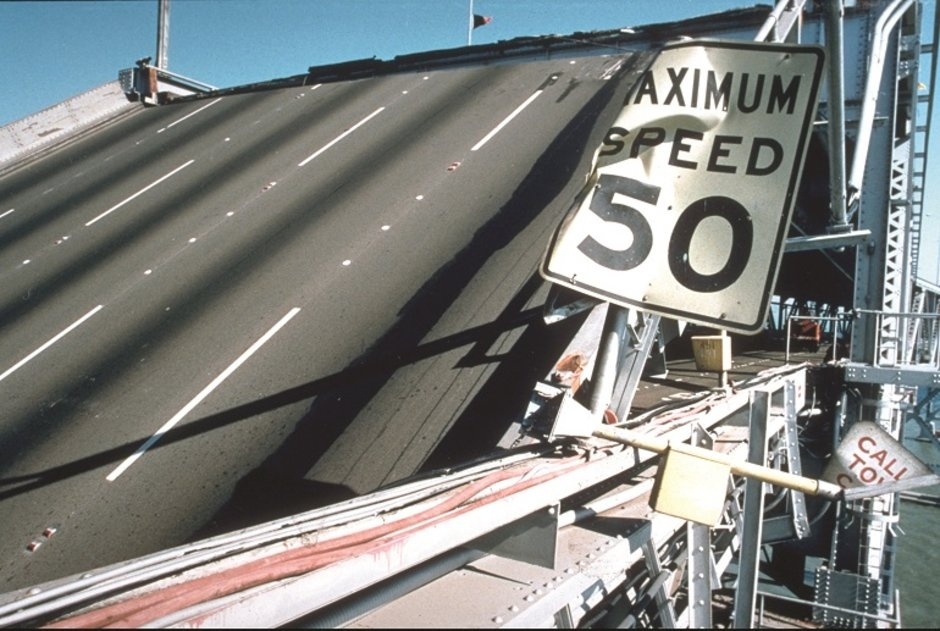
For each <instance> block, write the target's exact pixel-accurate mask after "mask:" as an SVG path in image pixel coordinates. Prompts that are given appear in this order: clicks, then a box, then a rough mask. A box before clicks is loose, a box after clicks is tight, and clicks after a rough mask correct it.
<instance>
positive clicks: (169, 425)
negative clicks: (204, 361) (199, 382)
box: [107, 307, 300, 482]
mask: <svg viewBox="0 0 940 631" xmlns="http://www.w3.org/2000/svg"><path fill="white" fill-rule="evenodd" d="M299 311H300V307H294V308H293V309H291V310H290V311H288V312H287V315H285V316H284V317H283V318H281V319H280V321H279V322H278V323H277V324H275V325H274V326H272V327H271V328H270V329H268V332H267V333H265V334H264V335H262V336H261V337H260V338H259V339H258V341H256V342H255V343H254V344H252V345H251V346H250V347H249V348H248V350H246V351H245V352H244V353H242V354H241V356H240V357H239V358H238V359H236V360H235V361H234V362H232V363H231V364H230V365H229V367H228V368H226V369H225V370H223V371H222V372H221V373H219V375H218V376H217V377H216V378H215V379H213V380H212V383H210V384H209V385H208V386H206V387H205V388H203V389H202V392H200V393H199V394H197V395H196V396H195V397H193V399H192V401H190V402H189V403H187V404H186V405H185V406H183V409H181V410H180V411H179V412H177V413H176V414H174V415H173V418H171V419H170V420H168V421H167V422H166V423H164V424H163V427H161V428H160V429H158V430H157V432H156V433H155V434H154V435H153V436H151V437H150V438H148V439H147V440H146V441H145V442H144V443H143V444H142V445H141V446H140V447H138V448H137V451H135V452H134V453H133V454H131V455H130V456H128V458H127V459H126V460H125V461H124V462H122V463H121V464H120V465H119V466H118V467H117V468H116V469H115V470H114V471H112V472H111V473H110V474H109V475H108V477H107V480H108V482H114V481H115V480H116V479H117V478H118V477H119V476H120V475H121V474H122V473H124V472H125V471H126V470H127V468H128V467H130V466H131V465H132V464H134V462H135V461H136V460H137V459H138V458H140V457H141V456H142V455H144V452H145V451H147V450H148V449H150V448H151V447H153V445H154V443H156V442H157V441H158V440H160V438H161V437H162V436H163V435H164V434H166V433H167V432H168V431H170V430H171V429H173V427H174V426H175V425H176V424H177V423H179V422H180V421H181V420H182V419H183V417H185V416H186V415H187V414H189V413H190V412H191V411H192V410H193V408H195V407H196V406H197V405H199V404H200V403H201V402H202V400H203V399H205V398H206V397H207V396H209V395H210V394H211V393H212V391H213V390H215V389H216V388H218V387H219V386H220V385H221V384H222V382H223V381H225V380H226V379H228V378H229V377H230V376H231V375H232V373H234V372H235V371H236V370H237V369H238V367H239V366H241V365H242V364H243V363H245V362H246V361H247V360H248V358H249V357H251V356H252V355H254V354H255V352H256V351H257V350H258V349H259V348H261V347H262V346H264V344H265V343H267V342H268V340H270V339H271V338H272V337H274V334H275V333H277V332H278V331H279V330H280V329H281V328H282V327H283V326H284V325H285V324H287V323H288V322H289V321H290V319H291V318H293V317H294V316H295V315H297V313H298V312H299Z"/></svg>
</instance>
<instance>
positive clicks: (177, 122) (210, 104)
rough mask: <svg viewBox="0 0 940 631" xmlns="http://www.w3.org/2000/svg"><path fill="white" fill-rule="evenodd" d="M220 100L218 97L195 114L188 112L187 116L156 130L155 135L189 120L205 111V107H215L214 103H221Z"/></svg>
mask: <svg viewBox="0 0 940 631" xmlns="http://www.w3.org/2000/svg"><path fill="white" fill-rule="evenodd" d="M221 100H222V98H221V97H219V98H217V99H216V100H214V101H212V102H211V103H206V104H205V105H203V106H202V107H200V108H199V109H198V110H196V111H195V112H190V113H189V114H187V115H186V116H184V117H183V118H179V119H177V120H175V121H173V122H172V123H170V124H169V125H167V126H166V127H164V128H163V129H159V130H157V133H158V134H159V133H162V132H164V131H166V130H167V129H169V128H170V127H172V126H173V125H178V124H179V123H182V122H183V121H184V120H186V119H187V118H189V117H190V116H195V115H196V114H198V113H199V112H201V111H202V110H204V109H206V108H207V107H211V106H213V105H215V104H216V103H218V102H219V101H221Z"/></svg>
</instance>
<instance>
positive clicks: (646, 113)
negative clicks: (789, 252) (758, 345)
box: [541, 41, 824, 333]
mask: <svg viewBox="0 0 940 631" xmlns="http://www.w3.org/2000/svg"><path fill="white" fill-rule="evenodd" d="M823 57H824V55H823V51H822V49H820V48H817V47H809V46H799V45H789V44H764V43H756V42H730V41H728V42H725V41H722V42H717V41H716V42H701V41H689V42H682V43H678V44H674V45H670V46H667V47H665V48H664V49H663V50H662V51H661V52H660V53H659V55H658V56H657V57H656V58H655V60H654V61H653V63H652V65H651V66H650V68H649V69H648V70H647V71H646V72H645V73H644V74H643V75H642V77H641V78H640V80H639V81H638V82H637V84H636V85H635V86H633V88H632V89H631V90H630V91H629V92H628V96H627V97H626V100H625V103H624V107H623V109H622V111H621V113H620V115H619V117H618V118H617V120H616V122H615V123H614V125H613V126H612V127H611V128H610V130H609V131H608V132H607V135H606V137H605V139H604V142H603V144H602V146H601V148H600V149H599V151H598V153H597V155H596V157H595V160H596V168H595V170H594V173H593V175H592V178H591V181H590V182H589V184H588V186H587V187H586V188H585V189H584V190H583V191H582V194H581V195H580V196H579V199H578V200H577V202H576V203H575V205H574V206H573V208H572V209H571V211H570V212H569V214H568V216H567V217H566V218H565V219H564V221H563V222H562V223H561V225H560V226H559V228H558V230H557V231H556V233H555V234H554V236H553V238H552V240H551V242H550V244H549V248H548V251H547V252H546V255H545V257H544V259H543V261H542V266H541V273H542V275H543V276H544V277H545V278H546V279H547V280H549V281H551V282H554V283H557V284H560V285H564V286H567V287H570V288H572V289H575V290H577V291H580V292H583V293H586V294H589V295H593V296H595V297H598V298H601V299H602V300H606V301H610V302H612V303H614V304H617V305H621V306H624V307H628V308H629V307H635V308H638V309H641V310H644V311H648V312H651V313H656V314H659V315H664V316H667V317H672V318H675V319H678V320H686V321H690V322H697V323H700V324H704V325H706V326H713V327H717V328H720V329H728V330H732V331H739V332H742V333H754V332H756V331H758V330H760V329H761V328H762V327H763V325H764V321H765V319H766V316H767V310H768V309H769V306H770V298H771V296H772V294H773V287H774V284H775V282H776V276H777V269H778V267H779V263H780V258H781V256H782V254H783V243H784V240H785V238H786V233H787V228H788V226H789V223H790V215H791V213H792V210H793V203H794V201H795V197H796V192H797V188H798V184H799V179H800V171H801V169H802V164H803V159H804V154H805V150H806V146H807V143H808V140H809V136H810V132H811V129H812V124H813V119H814V116H815V108H816V101H817V92H818V88H819V81H820V77H821V73H822V68H823Z"/></svg>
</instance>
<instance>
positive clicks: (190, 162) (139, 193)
mask: <svg viewBox="0 0 940 631" xmlns="http://www.w3.org/2000/svg"><path fill="white" fill-rule="evenodd" d="M193 162H195V160H190V161H189V162H187V163H186V164H183V165H181V166H178V167H176V168H175V169H173V170H172V171H170V172H169V173H167V174H166V175H164V176H163V177H161V178H160V179H159V180H157V181H156V182H151V183H150V184H148V185H147V186H145V187H143V188H142V189H140V190H139V191H137V192H136V193H134V194H133V195H131V196H130V197H128V198H127V199H125V200H124V201H123V202H120V203H118V204H115V205H114V206H112V207H111V208H109V209H107V210H106V211H104V212H103V213H101V214H100V215H98V216H97V217H95V218H94V219H92V220H91V221H89V222H87V223H86V224H85V227H86V228H87V227H88V226H90V225H91V224H93V223H95V222H96V221H98V220H99V219H103V218H104V217H107V216H108V215H110V214H111V213H113V212H114V211H115V210H117V209H118V208H120V207H121V206H123V205H124V204H126V203H128V202H129V201H131V200H133V199H136V198H137V197H139V196H140V195H143V194H144V193H146V192H147V191H149V190H150V189H152V188H153V187H154V186H156V185H157V184H159V183H160V182H162V181H163V180H166V179H168V178H170V177H173V176H174V175H176V174H177V173H179V172H180V171H182V170H183V169H185V168H186V167H188V166H189V165H190V164H192V163H193Z"/></svg>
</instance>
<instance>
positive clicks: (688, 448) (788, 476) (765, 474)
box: [593, 426, 843, 500]
mask: <svg viewBox="0 0 940 631" xmlns="http://www.w3.org/2000/svg"><path fill="white" fill-rule="evenodd" d="M593 435H594V436H595V437H597V438H603V439H606V440H610V441H613V442H618V443H622V444H624V445H629V446H631V447H636V448H638V449H645V450H646V451H652V452H654V453H658V454H662V453H664V452H665V451H666V449H674V450H676V451H681V452H682V453H685V454H688V455H690V456H695V457H697V458H702V459H705V460H711V461H712V462H719V463H722V464H727V465H728V466H730V467H731V473H734V474H735V475H740V476H744V477H748V478H754V479H757V480H761V481H763V482H769V483H770V484H773V485H775V486H782V487H784V488H787V489H792V490H794V491H802V492H803V493H808V494H809V495H818V496H820V497H824V498H826V499H829V500H839V499H841V498H842V495H843V490H842V487H841V486H839V485H838V484H832V483H831V482H826V481H825V480H815V479H813V478H805V477H803V476H800V475H794V474H792V473H788V472H786V471H780V470H779V469H773V468H771V467H766V466H763V465H758V464H753V463H750V462H746V461H742V460H735V459H733V458H731V457H730V456H728V455H727V454H723V453H720V452H717V451H712V450H710V449H703V448H701V447H696V446H694V445H689V444H687V443H679V442H676V441H670V440H668V439H665V438H661V437H659V436H650V435H647V434H639V433H635V432H628V431H626V430H623V429H620V428H617V427H610V426H602V427H599V428H597V429H595V430H594V433H593Z"/></svg>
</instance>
